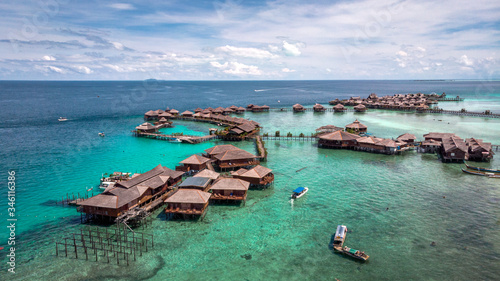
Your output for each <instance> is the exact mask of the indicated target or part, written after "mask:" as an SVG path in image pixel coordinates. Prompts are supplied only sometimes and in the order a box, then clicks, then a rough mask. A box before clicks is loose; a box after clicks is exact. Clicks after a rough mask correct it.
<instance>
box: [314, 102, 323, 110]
mask: <svg viewBox="0 0 500 281" xmlns="http://www.w3.org/2000/svg"><path fill="white" fill-rule="evenodd" d="M313 110H314V112H325V110H326V108H325V107H324V106H322V105H321V104H319V103H317V104H315V105H314V106H313Z"/></svg>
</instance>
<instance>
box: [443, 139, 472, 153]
mask: <svg viewBox="0 0 500 281" xmlns="http://www.w3.org/2000/svg"><path fill="white" fill-rule="evenodd" d="M443 149H444V151H445V152H448V151H450V150H454V149H459V150H461V151H463V152H467V151H468V148H467V145H466V144H465V142H464V140H462V139H461V138H458V137H456V138H455V137H449V138H445V139H443Z"/></svg>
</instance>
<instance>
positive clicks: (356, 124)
mask: <svg viewBox="0 0 500 281" xmlns="http://www.w3.org/2000/svg"><path fill="white" fill-rule="evenodd" d="M345 127H346V128H349V129H366V128H368V127H367V126H366V125H363V124H361V123H360V122H359V121H358V119H356V121H354V122H352V123H351V124H349V125H346V126H345Z"/></svg>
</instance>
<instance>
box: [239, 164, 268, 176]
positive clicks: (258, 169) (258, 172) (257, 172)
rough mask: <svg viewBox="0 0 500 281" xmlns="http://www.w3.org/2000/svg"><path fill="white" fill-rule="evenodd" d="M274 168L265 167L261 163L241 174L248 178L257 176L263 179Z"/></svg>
mask: <svg viewBox="0 0 500 281" xmlns="http://www.w3.org/2000/svg"><path fill="white" fill-rule="evenodd" d="M272 171H273V170H271V169H269V168H266V167H263V166H261V165H257V166H255V167H253V168H252V169H250V170H248V171H246V172H245V173H243V174H240V175H241V176H242V177H247V178H257V179H261V178H263V177H265V176H266V175H268V174H269V173H271V172H272Z"/></svg>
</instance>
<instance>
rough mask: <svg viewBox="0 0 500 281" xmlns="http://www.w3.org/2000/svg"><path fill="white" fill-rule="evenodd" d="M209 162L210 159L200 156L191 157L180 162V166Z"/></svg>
mask: <svg viewBox="0 0 500 281" xmlns="http://www.w3.org/2000/svg"><path fill="white" fill-rule="evenodd" d="M208 161H210V159H208V158H206V157H203V156H200V155H196V154H195V155H191V156H189V157H188V158H186V159H184V160H182V161H181V162H180V163H181V164H192V165H200V164H204V163H207V162H208Z"/></svg>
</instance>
